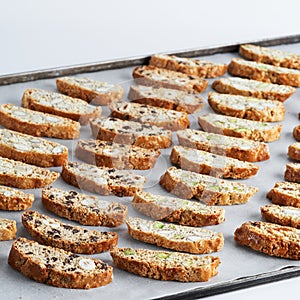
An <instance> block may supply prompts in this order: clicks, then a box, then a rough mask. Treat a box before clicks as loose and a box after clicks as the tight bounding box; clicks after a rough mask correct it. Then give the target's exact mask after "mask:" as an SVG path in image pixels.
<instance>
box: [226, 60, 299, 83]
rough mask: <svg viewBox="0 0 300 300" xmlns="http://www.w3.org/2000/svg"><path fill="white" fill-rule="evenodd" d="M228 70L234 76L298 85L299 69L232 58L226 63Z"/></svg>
mask: <svg viewBox="0 0 300 300" xmlns="http://www.w3.org/2000/svg"><path fill="white" fill-rule="evenodd" d="M228 72H229V73H230V74H232V75H235V76H240V77H246V78H249V79H253V80H259V81H263V82H270V83H276V84H284V85H290V86H295V87H298V86H300V71H298V70H294V69H288V68H282V67H276V66H272V65H268V64H263V63H259V62H255V61H249V60H244V59H241V58H233V59H232V60H231V62H230V64H229V65H228Z"/></svg>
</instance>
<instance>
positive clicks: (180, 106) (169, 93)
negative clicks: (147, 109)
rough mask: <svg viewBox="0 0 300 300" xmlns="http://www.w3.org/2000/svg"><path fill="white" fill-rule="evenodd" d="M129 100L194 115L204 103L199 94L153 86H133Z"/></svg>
mask: <svg viewBox="0 0 300 300" xmlns="http://www.w3.org/2000/svg"><path fill="white" fill-rule="evenodd" d="M128 99H129V100H131V101H132V102H136V103H140V104H146V105H152V106H155V107H161V108H165V109H172V110H176V111H183V112H186V113H188V114H192V113H195V112H198V111H200V110H201V109H202V108H203V106H204V102H203V99H202V97H201V96H200V95H199V94H193V93H190V92H185V91H179V90H174V89H167V88H155V87H152V86H145V85H136V86H131V87H130V90H129V93H128Z"/></svg>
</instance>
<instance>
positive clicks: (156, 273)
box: [110, 248, 220, 282]
mask: <svg viewBox="0 0 300 300" xmlns="http://www.w3.org/2000/svg"><path fill="white" fill-rule="evenodd" d="M110 255H111V256H112V259H113V262H114V265H115V266H116V267H117V268H120V269H123V270H126V271H128V272H131V273H134V274H137V275H139V276H142V277H149V278H153V279H158V280H176V281H182V282H197V281H208V280H209V279H210V278H211V277H213V276H215V275H217V273H218V270H217V268H218V265H219V264H220V259H219V257H212V256H204V257H203V256H201V257H199V256H195V255H191V254H187V253H180V252H167V251H152V250H147V249H131V248H114V249H113V250H111V251H110ZM191 261H192V262H193V263H192V264H191V263H190V262H191Z"/></svg>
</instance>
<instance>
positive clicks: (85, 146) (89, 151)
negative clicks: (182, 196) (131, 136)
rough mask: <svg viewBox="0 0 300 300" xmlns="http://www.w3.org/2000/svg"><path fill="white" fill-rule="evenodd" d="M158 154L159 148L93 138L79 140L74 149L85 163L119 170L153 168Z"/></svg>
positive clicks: (76, 154)
mask: <svg viewBox="0 0 300 300" xmlns="http://www.w3.org/2000/svg"><path fill="white" fill-rule="evenodd" d="M159 155H160V150H159V149H147V148H142V147H138V146H133V145H128V144H118V143H114V142H108V141H101V140H94V139H89V140H79V141H78V142H77V145H76V149H75V156H76V157H77V158H79V159H81V160H82V161H84V162H86V163H89V164H92V165H96V166H98V167H107V168H115V169H120V170H122V169H130V170H131V169H135V170H148V169H151V168H154V166H155V164H156V162H157V159H158V157H159Z"/></svg>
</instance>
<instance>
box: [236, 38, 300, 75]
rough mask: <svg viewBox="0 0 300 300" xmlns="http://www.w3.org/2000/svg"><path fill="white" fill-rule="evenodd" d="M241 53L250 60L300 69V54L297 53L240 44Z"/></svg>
mask: <svg viewBox="0 0 300 300" xmlns="http://www.w3.org/2000/svg"><path fill="white" fill-rule="evenodd" d="M239 53H240V54H241V55H242V56H243V57H245V58H246V59H249V60H254V61H258V62H262V63H265V64H270V65H274V66H278V67H284V68H291V69H300V56H299V55H297V54H295V53H291V52H286V51H282V50H279V49H273V48H267V47H262V46H258V45H252V44H245V45H240V47H239Z"/></svg>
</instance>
